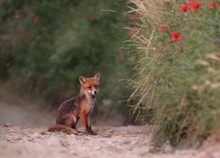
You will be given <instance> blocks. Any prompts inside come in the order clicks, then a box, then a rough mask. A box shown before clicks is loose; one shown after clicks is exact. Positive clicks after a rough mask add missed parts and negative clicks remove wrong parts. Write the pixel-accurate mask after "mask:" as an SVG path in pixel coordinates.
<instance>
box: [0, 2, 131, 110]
mask: <svg viewBox="0 0 220 158" xmlns="http://www.w3.org/2000/svg"><path fill="white" fill-rule="evenodd" d="M126 8H127V6H126V0H117V1H109V0H92V1H91V0H81V1H77V0H19V1H18V0H1V1H0V61H1V62H0V77H1V81H2V83H9V84H10V87H11V88H12V89H15V90H16V91H17V92H18V93H19V94H21V95H24V96H28V97H32V98H37V99H41V100H43V101H45V103H46V104H47V105H48V106H50V107H54V108H57V106H58V105H59V103H60V102H61V101H63V100H65V99H66V98H68V97H70V96H72V95H75V94H77V93H78V91H79V88H80V84H79V81H78V78H79V76H80V75H82V76H85V77H91V76H93V75H94V74H95V73H97V72H100V73H101V91H100V94H99V97H98V104H97V106H101V105H102V104H104V103H106V104H107V105H108V106H107V107H108V108H107V109H108V110H107V112H111V111H122V112H124V113H126V112H127V104H126V103H125V102H124V100H126V99H127V98H128V95H129V94H128V93H129V92H128V90H127V89H126V81H123V80H124V79H127V78H129V75H130V70H129V69H130V68H129V65H128V62H127V57H126V54H125V53H123V50H122V49H121V46H122V42H123V41H124V40H125V39H126V30H125V29H123V27H124V26H126V25H127V23H128V18H126V16H125V14H126ZM97 109H98V108H97Z"/></svg>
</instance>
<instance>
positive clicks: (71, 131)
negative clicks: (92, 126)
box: [48, 125, 78, 135]
mask: <svg viewBox="0 0 220 158" xmlns="http://www.w3.org/2000/svg"><path fill="white" fill-rule="evenodd" d="M48 131H49V132H64V133H67V134H75V135H77V134H78V132H77V131H76V130H75V129H73V128H70V127H68V126H64V125H54V126H51V127H49V128H48Z"/></svg>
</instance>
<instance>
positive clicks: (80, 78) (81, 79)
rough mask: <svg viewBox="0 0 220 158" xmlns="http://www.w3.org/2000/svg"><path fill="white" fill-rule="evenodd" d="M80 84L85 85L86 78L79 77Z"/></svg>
mask: <svg viewBox="0 0 220 158" xmlns="http://www.w3.org/2000/svg"><path fill="white" fill-rule="evenodd" d="M79 82H80V84H81V85H83V84H84V83H85V82H86V78H85V77H83V76H79Z"/></svg>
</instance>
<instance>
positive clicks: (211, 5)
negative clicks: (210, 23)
mask: <svg viewBox="0 0 220 158" xmlns="http://www.w3.org/2000/svg"><path fill="white" fill-rule="evenodd" d="M218 6H219V4H218V3H214V2H210V3H209V9H210V10H213V9H214V8H215V7H218Z"/></svg>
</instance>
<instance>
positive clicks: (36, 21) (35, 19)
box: [34, 16, 40, 24]
mask: <svg viewBox="0 0 220 158" xmlns="http://www.w3.org/2000/svg"><path fill="white" fill-rule="evenodd" d="M39 22H40V17H39V16H35V17H34V23H35V24H38V23H39Z"/></svg>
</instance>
